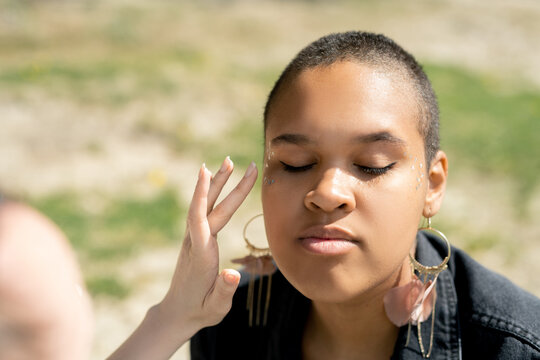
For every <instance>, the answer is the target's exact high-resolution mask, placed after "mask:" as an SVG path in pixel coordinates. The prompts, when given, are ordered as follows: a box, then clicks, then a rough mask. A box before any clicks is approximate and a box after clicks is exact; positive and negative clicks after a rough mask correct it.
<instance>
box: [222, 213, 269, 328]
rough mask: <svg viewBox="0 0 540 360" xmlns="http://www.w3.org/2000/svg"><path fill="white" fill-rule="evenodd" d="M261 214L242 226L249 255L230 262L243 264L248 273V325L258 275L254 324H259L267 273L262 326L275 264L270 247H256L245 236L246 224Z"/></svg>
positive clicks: (266, 315)
mask: <svg viewBox="0 0 540 360" xmlns="http://www.w3.org/2000/svg"><path fill="white" fill-rule="evenodd" d="M261 216H263V214H259V215H255V216H254V217H252V218H251V219H249V220H248V222H247V223H246V225H245V226H244V241H245V242H246V247H247V248H248V250H249V255H247V256H245V257H243V258H240V259H233V260H232V262H233V263H235V264H242V265H244V269H245V270H246V271H247V272H248V273H249V284H248V294H247V304H246V309H247V310H248V312H249V326H250V327H252V326H253V305H254V302H255V278H256V277H257V276H259V277H260V280H259V288H258V293H257V311H256V316H255V325H256V326H259V325H260V318H261V298H262V291H263V282H264V275H268V280H267V283H266V301H265V304H264V315H263V326H266V320H267V318H268V308H269V306H270V291H271V288H272V274H273V273H274V272H275V271H276V266H275V265H274V261H273V258H272V253H271V252H270V248H258V247H256V246H255V245H253V244H252V243H251V242H250V241H249V240H248V238H247V235H246V231H247V228H248V225H249V224H250V223H251V222H252V221H253V220H255V219H256V218H258V217H261Z"/></svg>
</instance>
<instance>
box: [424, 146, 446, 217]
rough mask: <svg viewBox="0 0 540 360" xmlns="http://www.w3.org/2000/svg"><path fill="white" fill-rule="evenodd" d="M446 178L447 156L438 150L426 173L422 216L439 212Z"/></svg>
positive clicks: (429, 215)
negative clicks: (427, 183) (426, 179)
mask: <svg viewBox="0 0 540 360" xmlns="http://www.w3.org/2000/svg"><path fill="white" fill-rule="evenodd" d="M447 178H448V158H447V157H446V154H445V153H444V152H443V151H441V150H439V151H437V154H435V157H434V158H433V160H432V161H431V165H430V167H429V173H428V180H429V185H428V190H427V192H426V200H425V202H424V210H423V211H422V214H423V215H424V217H426V218H428V217H432V216H433V215H435V214H437V212H439V209H440V208H441V204H442V200H443V198H444V192H445V190H446V179H447Z"/></svg>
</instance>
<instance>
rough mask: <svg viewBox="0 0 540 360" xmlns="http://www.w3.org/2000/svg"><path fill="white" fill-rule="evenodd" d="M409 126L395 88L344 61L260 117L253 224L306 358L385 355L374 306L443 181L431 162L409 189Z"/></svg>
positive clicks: (414, 129) (285, 94)
mask: <svg viewBox="0 0 540 360" xmlns="http://www.w3.org/2000/svg"><path fill="white" fill-rule="evenodd" d="M418 116H419V115H418V105H417V103H416V98H415V97H414V91H413V90H412V88H410V86H409V85H408V83H407V82H406V81H404V80H403V78H402V77H399V76H396V75H395V74H386V73H385V72H384V71H381V70H380V69H376V68H374V67H370V66H366V65H362V64H358V63H353V62H340V63H336V64H333V65H331V66H329V67H319V68H315V69H311V70H307V71H304V72H302V73H301V74H300V75H298V77H297V78H295V79H294V80H293V81H292V82H291V83H289V84H287V85H286V87H285V88H283V89H282V91H281V93H280V94H279V96H278V97H277V98H276V101H275V102H274V104H273V106H272V108H271V111H270V113H269V116H268V119H267V128H266V149H265V153H266V156H265V167H264V176H265V177H266V178H270V179H273V180H274V183H272V184H271V186H266V185H265V186H263V192H262V200H263V209H264V214H265V225H266V229H267V230H266V231H267V236H268V241H269V244H270V247H271V250H272V253H273V255H274V258H275V261H276V263H277V265H278V267H279V269H280V270H281V272H282V273H283V275H284V276H285V277H286V278H287V279H288V280H289V281H290V282H291V284H292V285H293V286H294V287H295V288H297V289H298V290H299V291H300V292H302V293H303V294H304V295H305V296H306V297H308V298H310V299H311V300H312V301H313V307H312V311H311V314H310V318H309V320H308V324H307V326H306V330H305V334H304V344H303V350H304V355H305V357H306V358H318V357H320V358H323V357H324V356H329V355H330V354H331V355H333V356H338V355H339V356H340V357H334V358H348V357H349V356H350V357H351V358H356V359H358V353H359V352H358V351H359V350H360V349H361V350H362V351H363V353H364V354H365V355H366V358H370V359H376V358H379V357H380V358H388V357H389V356H390V355H391V353H392V351H393V344H394V343H395V340H396V337H397V331H398V329H397V328H396V327H394V326H393V325H392V324H391V323H390V322H389V321H388V319H387V318H386V316H385V314H384V308H383V303H382V298H383V296H384V295H385V293H386V292H387V291H388V289H390V288H391V287H393V286H397V285H400V284H404V283H406V282H407V281H409V280H410V271H409V270H408V269H409V266H408V254H409V252H411V251H413V250H414V245H415V241H414V240H415V236H416V232H417V227H418V224H419V222H420V219H421V216H422V215H424V216H433V215H434V214H435V213H436V212H437V211H438V209H439V207H440V202H441V200H442V196H443V194H444V186H445V181H446V169H447V161H446V156H445V155H444V153H443V152H438V153H437V155H436V157H435V159H434V160H433V162H432V164H431V167H429V168H428V167H427V166H424V167H423V171H424V172H425V175H426V176H424V177H423V178H422V180H421V181H419V180H418V177H419V176H418V174H419V170H418V167H419V164H420V163H424V158H425V156H424V142H423V138H422V136H421V134H420V133H419V131H418ZM426 180H427V181H426ZM330 329H331V330H332V331H329V330H330ZM362 339H364V341H362ZM364 343H369V344H371V345H368V344H364ZM316 344H319V345H318V346H317V345H316Z"/></svg>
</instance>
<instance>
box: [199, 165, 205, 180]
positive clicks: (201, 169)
mask: <svg viewBox="0 0 540 360" xmlns="http://www.w3.org/2000/svg"><path fill="white" fill-rule="evenodd" d="M204 170H206V165H205V164H204V163H202V165H201V168H200V169H199V178H200V177H201V176H202V174H203V173H204Z"/></svg>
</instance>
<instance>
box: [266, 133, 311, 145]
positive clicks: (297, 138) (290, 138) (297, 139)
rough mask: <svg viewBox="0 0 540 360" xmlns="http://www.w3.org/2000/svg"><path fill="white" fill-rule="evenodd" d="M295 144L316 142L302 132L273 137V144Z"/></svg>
mask: <svg viewBox="0 0 540 360" xmlns="http://www.w3.org/2000/svg"><path fill="white" fill-rule="evenodd" d="M283 143H285V144H294V145H306V144H312V143H314V141H313V140H310V139H309V138H308V137H307V136H305V135H301V134H281V135H279V136H276V137H275V138H273V139H272V141H271V144H272V145H278V144H283Z"/></svg>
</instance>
